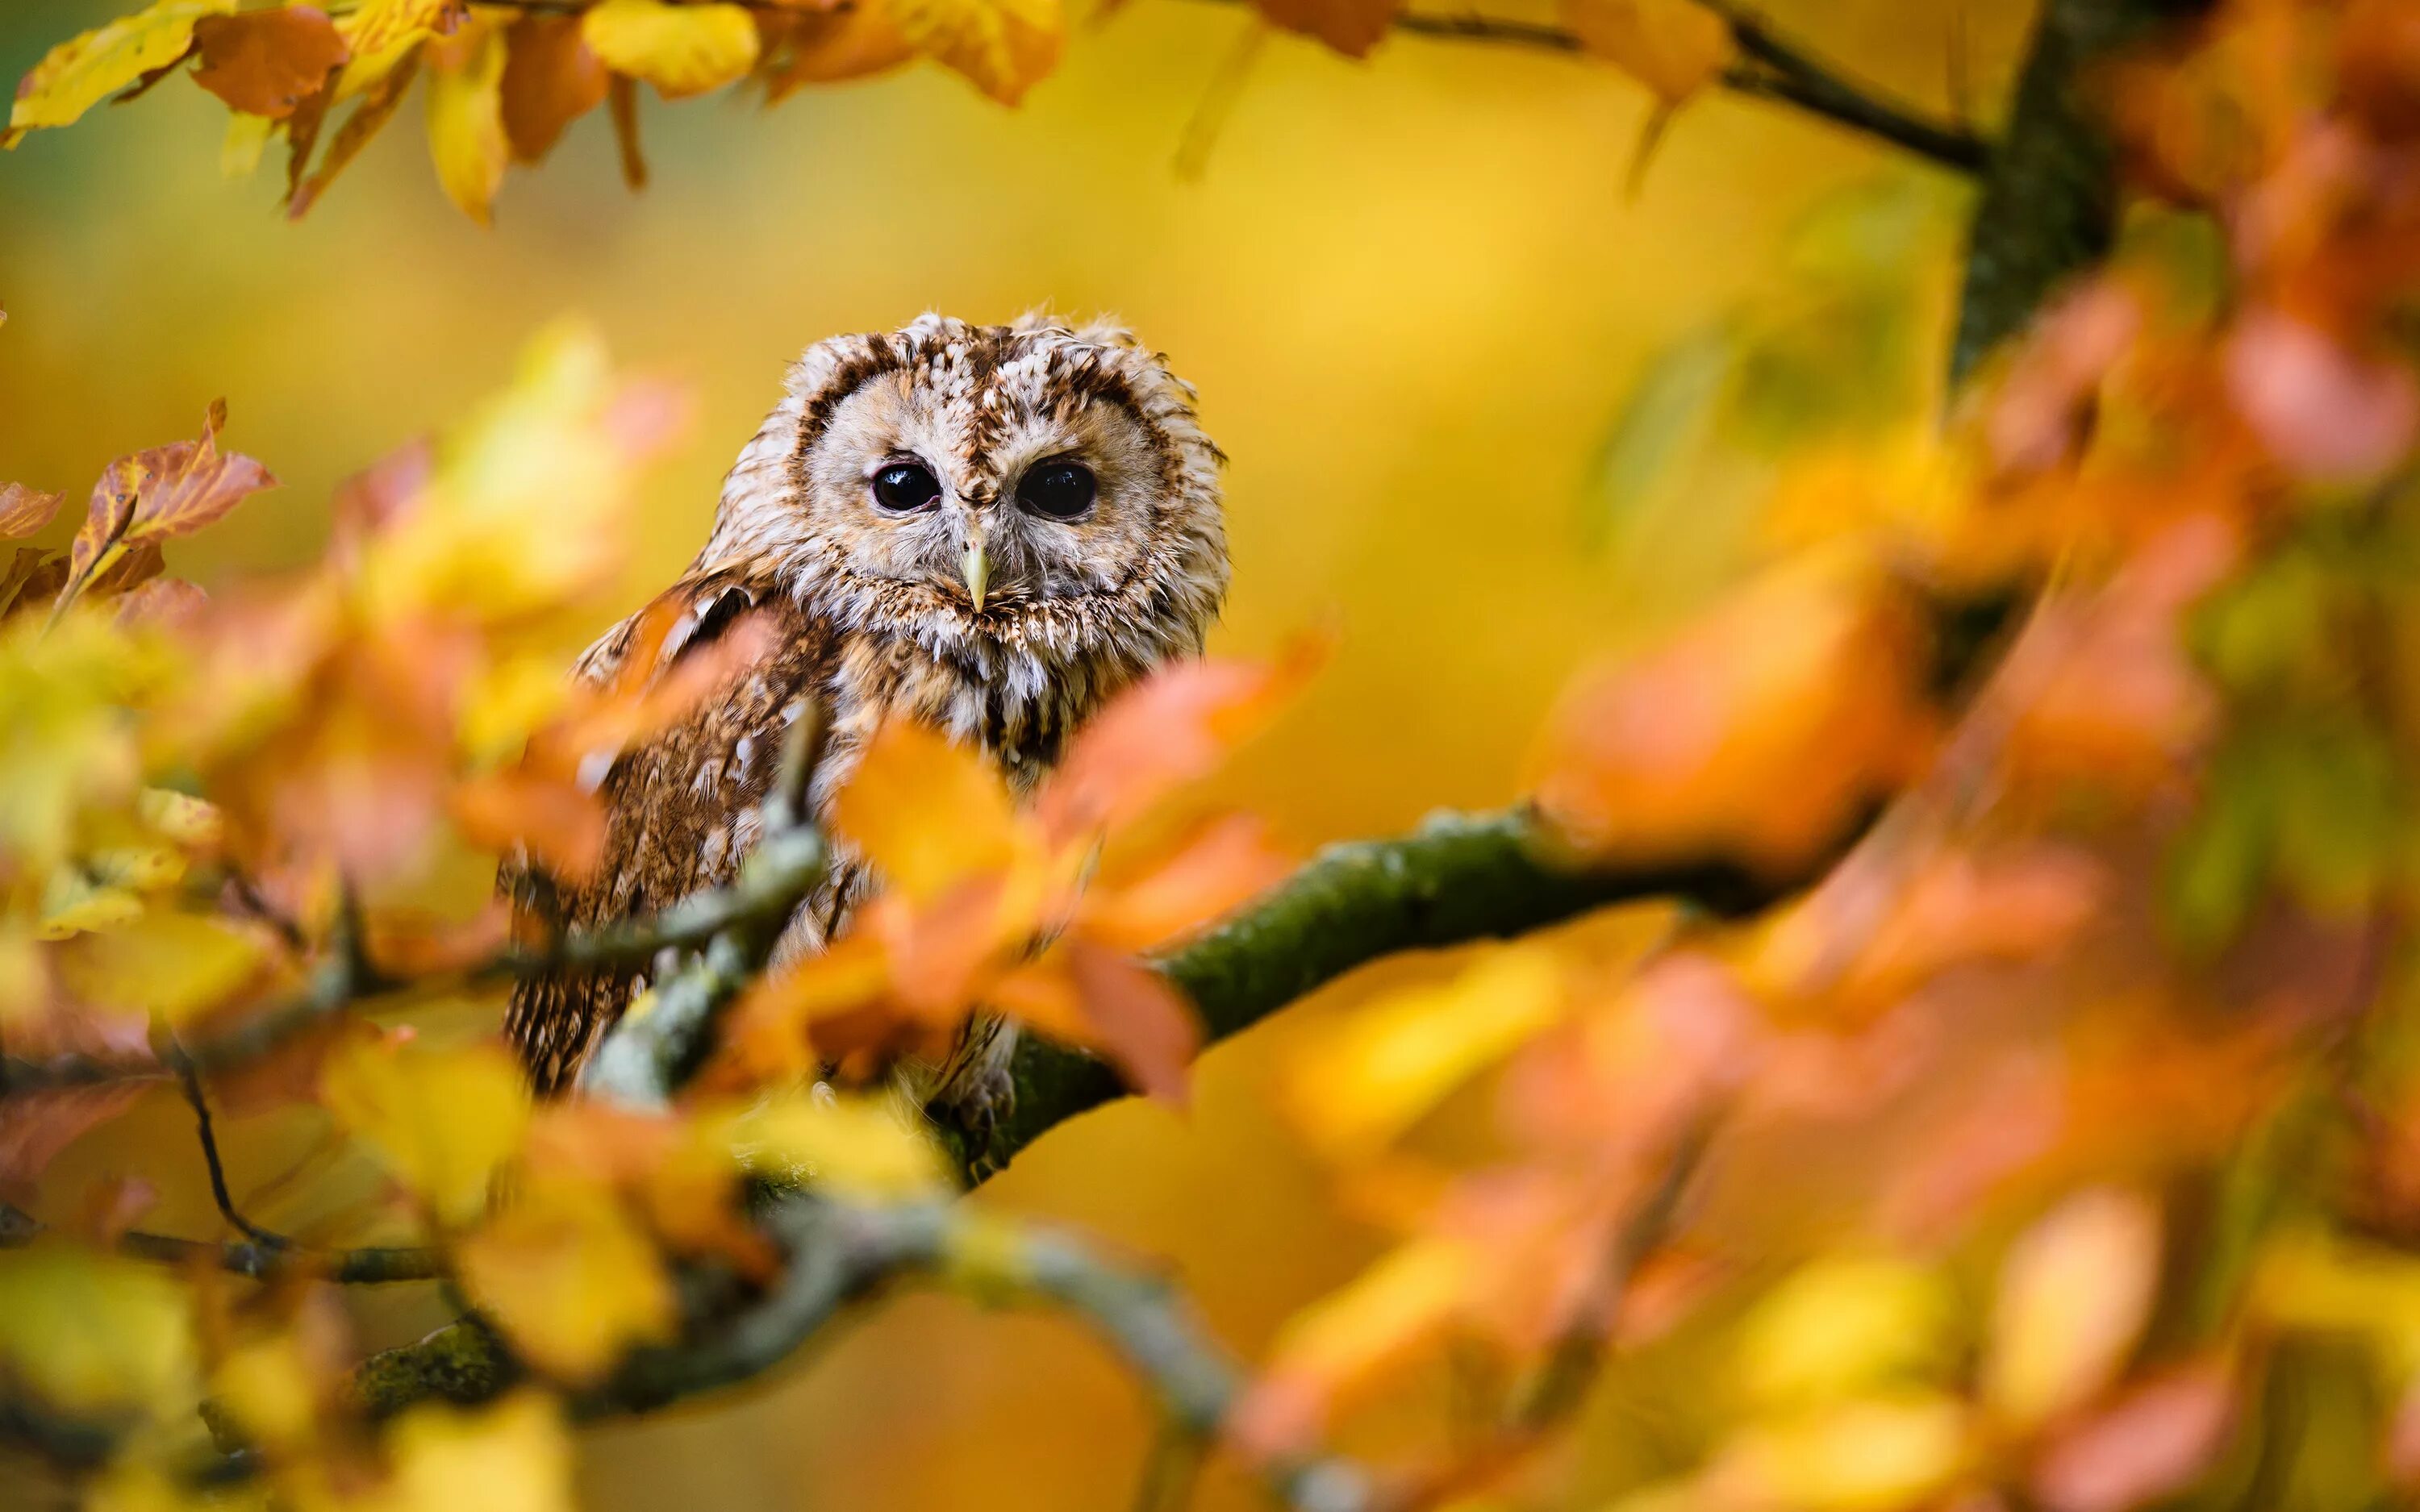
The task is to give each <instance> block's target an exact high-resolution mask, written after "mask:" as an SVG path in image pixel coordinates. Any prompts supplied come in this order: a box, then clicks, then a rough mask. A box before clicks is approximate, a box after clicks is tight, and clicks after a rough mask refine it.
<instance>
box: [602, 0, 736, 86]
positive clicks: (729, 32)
mask: <svg viewBox="0 0 2420 1512" xmlns="http://www.w3.org/2000/svg"><path fill="white" fill-rule="evenodd" d="M580 34H581V36H582V38H584V39H586V40H587V42H588V50H589V51H590V52H592V53H594V54H597V57H598V59H600V60H601V61H602V62H603V63H604V65H605V66H606V67H607V68H609V69H613V71H614V72H616V73H625V74H628V75H629V76H630V77H632V78H634V79H644V80H646V81H647V82H648V83H649V84H652V85H655V86H656V92H657V93H658V94H660V95H662V96H663V97H664V98H665V99H666V100H678V99H680V98H682V97H683V96H685V95H702V94H704V93H706V91H707V90H709V89H720V88H721V87H722V86H723V85H727V84H731V83H733V82H735V81H737V80H738V79H742V78H745V77H746V76H747V73H748V70H749V69H752V68H754V67H755V66H756V46H757V40H756V23H755V20H754V18H752V17H751V16H750V15H749V14H748V12H747V11H746V10H745V9H743V8H740V7H738V6H725V5H703V6H674V5H666V4H665V3H664V0H605V3H604V4H602V5H600V6H598V7H597V8H596V9H594V10H591V11H589V12H588V14H587V15H585V16H583V17H582V18H581V22H580Z"/></svg>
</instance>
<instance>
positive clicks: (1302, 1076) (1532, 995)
mask: <svg viewBox="0 0 2420 1512" xmlns="http://www.w3.org/2000/svg"><path fill="white" fill-rule="evenodd" d="M1563 1000H1564V994H1563V988H1562V982H1561V980H1560V972H1559V968H1558V966H1557V964H1556V961H1555V956H1554V953H1553V952H1552V951H1551V950H1549V949H1546V948H1545V947H1544V946H1539V945H1516V946H1509V947H1507V948H1505V949H1501V950H1497V951H1495V952H1493V953H1492V954H1490V955H1488V956H1486V957H1484V958H1483V959H1481V961H1479V962H1478V963H1477V964H1474V965H1472V966H1470V967H1469V968H1468V969H1466V970H1465V971H1463V972H1462V973H1461V974H1460V975H1458V976H1456V977H1455V978H1454V979H1453V980H1451V981H1450V982H1446V983H1444V984H1442V985H1440V986H1435V987H1416V988H1412V989H1410V990H1408V991H1404V992H1400V993H1396V994H1393V995H1388V996H1385V997H1380V998H1377V999H1375V1000H1373V1001H1372V1002H1369V1003H1366V1004H1363V1005H1361V1006H1360V1007H1358V1008H1357V1009H1355V1010H1354V1011H1353V1012H1352V1013H1351V1014H1350V1015H1348V1016H1347V1017H1345V1018H1343V1019H1342V1020H1340V1021H1337V1022H1335V1023H1333V1024H1330V1025H1324V1026H1321V1027H1320V1029H1319V1031H1318V1032H1317V1033H1316V1034H1315V1035H1313V1036H1311V1037H1310V1038H1309V1039H1308V1040H1307V1041H1306V1042H1305V1044H1304V1045H1303V1047H1302V1049H1301V1050H1300V1051H1299V1052H1298V1053H1297V1054H1296V1056H1295V1058H1294V1060H1293V1061H1292V1063H1291V1064H1290V1065H1289V1066H1288V1068H1287V1072H1286V1080H1285V1088H1286V1091H1287V1094H1288V1097H1287V1102H1288V1106H1289V1108H1290V1109H1291V1111H1292V1113H1293V1115H1294V1119H1295V1123H1296V1124H1297V1125H1298V1126H1299V1127H1300V1128H1301V1129H1302V1130H1303V1131H1304V1133H1305V1134H1308V1135H1309V1136H1310V1137H1311V1140H1312V1141H1313V1142H1314V1143H1316V1144H1318V1145H1319V1146H1320V1147H1321V1148H1322V1149H1325V1150H1326V1151H1327V1152H1328V1153H1329V1154H1330V1155H1331V1156H1334V1157H1337V1158H1339V1159H1349V1158H1352V1157H1356V1156H1359V1155H1366V1154H1368V1153H1371V1152H1373V1151H1374V1150H1375V1149H1376V1148H1377V1147H1379V1146H1381V1145H1383V1144H1385V1143H1386V1142H1387V1141H1388V1140H1390V1139H1392V1138H1394V1137H1395V1136H1396V1135H1398V1134H1402V1133H1403V1132H1404V1130H1405V1129H1408V1128H1409V1127H1411V1126H1412V1124H1414V1123H1416V1122H1418V1121H1419V1119H1420V1118H1421V1117H1422V1116H1423V1115H1424V1114H1426V1113H1428V1112H1429V1111H1430V1110H1431V1109H1432V1108H1434V1107H1435V1105H1436V1104H1437V1103H1439V1102H1441V1101H1442V1100H1443V1099H1444V1098H1445V1096H1446V1094H1447V1093H1449V1092H1450V1091H1452V1090H1453V1088H1456V1087H1458V1086H1460V1085H1461V1084H1462V1083H1463V1082H1464V1081H1465V1080H1466V1079H1467V1078H1468V1077H1470V1076H1472V1075H1474V1074H1476V1073H1477V1072H1480V1071H1481V1070H1483V1069H1485V1068H1486V1067H1487V1066H1489V1065H1491V1064H1493V1063H1495V1062H1496V1061H1497V1060H1498V1059H1500V1058H1501V1057H1504V1056H1505V1055H1507V1054H1508V1053H1510V1052H1511V1051H1512V1049H1513V1048H1514V1047H1516V1046H1518V1045H1520V1044H1521V1043H1522V1042H1523V1041H1527V1040H1528V1039H1529V1038H1530V1037H1532V1036H1533V1035H1535V1034H1536V1033H1537V1032H1538V1031H1539V1030H1541V1029H1543V1028H1544V1027H1545V1026H1548V1025H1549V1024H1552V1023H1554V1022H1555V1021H1556V1020H1557V1019H1558V1018H1559V1017H1560V1016H1561V1013H1562V1009H1563Z"/></svg>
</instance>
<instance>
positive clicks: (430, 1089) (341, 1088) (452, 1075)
mask: <svg viewBox="0 0 2420 1512" xmlns="http://www.w3.org/2000/svg"><path fill="white" fill-rule="evenodd" d="M319 1098H320V1101H321V1102H322V1103H325V1104H326V1105H327V1108H328V1111H329V1113H330V1114H331V1115H333V1116H334V1119H335V1120H336V1122H337V1123H338V1124H339V1125H340V1126H342V1127H343V1128H344V1129H346V1130H347V1131H348V1132H349V1133H351V1134H356V1135H358V1136H360V1138H361V1139H363V1140H364V1141H365V1143H367V1144H368V1145H370V1146H371V1148H373V1149H376V1150H377V1151H378V1152H379V1154H380V1157H381V1158H382V1159H383V1160H384V1161H385V1163H386V1165H387V1167H388V1168H389V1169H390V1170H392V1171H393V1172H394V1173H395V1175H396V1179H397V1180H400V1181H402V1182H403V1184H404V1185H405V1186H406V1187H408V1188H410V1189H411V1191H412V1192H413V1193H414V1194H416V1195H417V1196H419V1197H420V1199H421V1200H422V1201H423V1202H424V1203H426V1204H427V1207H428V1209H429V1211H430V1212H431V1213H432V1214H434V1215H435V1217H436V1218H437V1220H438V1221H439V1222H440V1223H443V1224H460V1223H464V1222H467V1221H468V1220H470V1219H472V1218H473V1217H475V1216H477V1214H478V1213H479V1211H481V1210H482V1209H483V1208H485V1207H486V1206H487V1201H488V1180H489V1175H490V1174H491V1173H492V1172H493V1171H494V1170H495V1168H496V1166H497V1165H498V1164H499V1163H501V1162H502V1161H503V1160H504V1157H505V1156H506V1155H508V1154H510V1153H512V1151H513V1149H514V1148H515V1147H516V1146H518V1145H519V1144H520V1137H521V1132H522V1130H523V1129H524V1128H525V1127H526V1126H527V1124H528V1122H529V1093H528V1089H527V1084H526V1082H525V1081H524V1079H523V1077H522V1075H521V1070H520V1066H519V1065H518V1064H516V1063H515V1062H514V1060H513V1057H512V1056H511V1055H510V1054H509V1053H508V1052H507V1051H506V1050H505V1049H504V1047H503V1046H502V1045H499V1044H495V1043H492V1042H489V1041H479V1042H476V1043H473V1044H466V1045H460V1046H457V1047H454V1048H451V1049H445V1050H431V1049H427V1048H425V1047H423V1046H421V1045H419V1044H417V1043H414V1042H412V1041H397V1040H392V1039H363V1040H356V1041H351V1042H350V1043H349V1044H347V1045H346V1046H345V1047H344V1048H342V1049H341V1050H339V1051H338V1052H337V1053H336V1054H335V1055H334V1056H333V1057H330V1059H329V1061H328V1065H327V1069H326V1070H325V1071H324V1072H322V1073H321V1080H320V1088H319Z"/></svg>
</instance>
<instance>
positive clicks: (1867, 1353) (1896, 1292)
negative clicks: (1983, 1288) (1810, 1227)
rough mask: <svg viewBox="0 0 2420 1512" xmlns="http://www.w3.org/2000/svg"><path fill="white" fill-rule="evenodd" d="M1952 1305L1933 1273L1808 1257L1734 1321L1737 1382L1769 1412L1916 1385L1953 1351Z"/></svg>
mask: <svg viewBox="0 0 2420 1512" xmlns="http://www.w3.org/2000/svg"><path fill="white" fill-rule="evenodd" d="M1957 1304H1958V1299H1957V1296H1956V1294H1955V1293H1954V1292H1953V1290H1952V1289H1951V1288H1950V1286H1949V1283H1948V1281H1947V1278H1946V1277H1944V1276H1943V1275H1942V1274H1941V1273H1939V1272H1938V1271H1935V1270H1933V1269H1931V1268H1930V1267H1928V1266H1923V1265H1917V1264H1915V1263H1912V1262H1910V1261H1906V1260H1900V1259H1892V1258H1886V1257H1858V1258H1851V1257H1834V1258H1827V1259H1821V1260H1816V1261H1814V1262H1812V1263H1810V1264H1808V1265H1806V1266H1802V1267H1801V1268H1800V1269H1799V1270H1797V1271H1796V1272H1793V1273H1792V1274H1791V1275H1790V1276H1789V1278H1788V1279H1786V1280H1784V1281H1783V1282H1781V1284H1780V1285H1778V1286H1776V1287H1775V1288H1773V1289H1772V1290H1771V1291H1769V1292H1767V1293H1766V1294H1765V1295H1764V1297H1763V1298H1762V1299H1761V1300H1760V1301H1759V1302H1758V1304H1757V1305H1756V1309H1755V1311H1753V1312H1751V1313H1750V1314H1749V1315H1748V1316H1747V1318H1746V1319H1745V1321H1743V1322H1742V1323H1741V1325H1740V1332H1739V1345H1738V1348H1739V1367H1740V1384H1741V1386H1742V1388H1743V1389H1744V1390H1745V1392H1746V1393H1747V1395H1748V1396H1751V1397H1752V1398H1754V1399H1755V1400H1756V1401H1757V1402H1759V1403H1760V1404H1761V1405H1763V1406H1766V1407H1770V1408H1802V1407H1811V1406H1818V1405H1821V1404H1823V1403H1826V1402H1833V1401H1838V1400H1841V1399H1843V1398H1845V1397H1850V1396H1861V1395H1865V1394H1867V1393H1869V1392H1872V1391H1874V1390H1875V1389H1877V1388H1883V1387H1903V1386H1910V1385H1917V1384H1922V1383H1924V1382H1925V1381H1928V1380H1929V1379H1930V1378H1932V1377H1934V1376H1936V1375H1938V1374H1939V1373H1940V1372H1942V1371H1944V1370H1946V1369H1947V1367H1948V1365H1950V1363H1951V1361H1952V1358H1953V1356H1954V1354H1955V1350H1956V1341H1955V1338H1954V1336H1953V1335H1952V1334H1951V1332H1950V1330H1951V1326H1952V1324H1953V1322H1954V1320H1955V1319H1956V1316H1957Z"/></svg>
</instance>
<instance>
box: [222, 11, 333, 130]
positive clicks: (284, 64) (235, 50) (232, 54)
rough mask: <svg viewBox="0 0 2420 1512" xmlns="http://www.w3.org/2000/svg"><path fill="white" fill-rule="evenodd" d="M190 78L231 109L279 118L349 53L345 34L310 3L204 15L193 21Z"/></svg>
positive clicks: (290, 111)
mask: <svg viewBox="0 0 2420 1512" xmlns="http://www.w3.org/2000/svg"><path fill="white" fill-rule="evenodd" d="M194 51H195V52H196V53H197V54H199V56H200V63H199V66H198V67H196V68H195V69H194V83H195V84H197V85H201V86H202V87H203V88H205V89H207V90H209V92H210V93H212V94H214V95H216V96H218V97H219V98H220V99H221V100H225V101H226V103H227V106H228V108H229V109H231V110H236V111H240V112H242V113H244V114H245V115H248V116H258V117H261V118H264V119H267V120H276V121H282V120H284V119H286V118H287V116H291V115H293V114H294V107H295V106H297V105H299V104H301V103H302V100H303V99H304V98H305V97H306V96H309V95H314V94H317V93H318V92H319V91H320V90H321V89H324V88H326V87H327V86H328V82H329V75H330V74H332V73H333V72H334V71H335V70H336V69H338V68H341V67H342V66H343V65H344V63H345V61H346V60H347V59H349V58H350V57H351V56H352V49H351V48H350V47H349V46H347V45H346V42H345V39H344V35H343V34H342V33H341V32H339V31H338V30H337V29H336V26H335V23H333V22H331V21H330V20H329V19H328V18H327V16H326V14H325V13H323V12H321V11H319V10H318V9H315V8H312V7H310V6H281V7H279V8H276V9H274V10H255V11H249V12H246V13H243V14H240V15H232V16H206V17H204V18H203V19H202V20H201V21H199V22H197V23H194Z"/></svg>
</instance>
